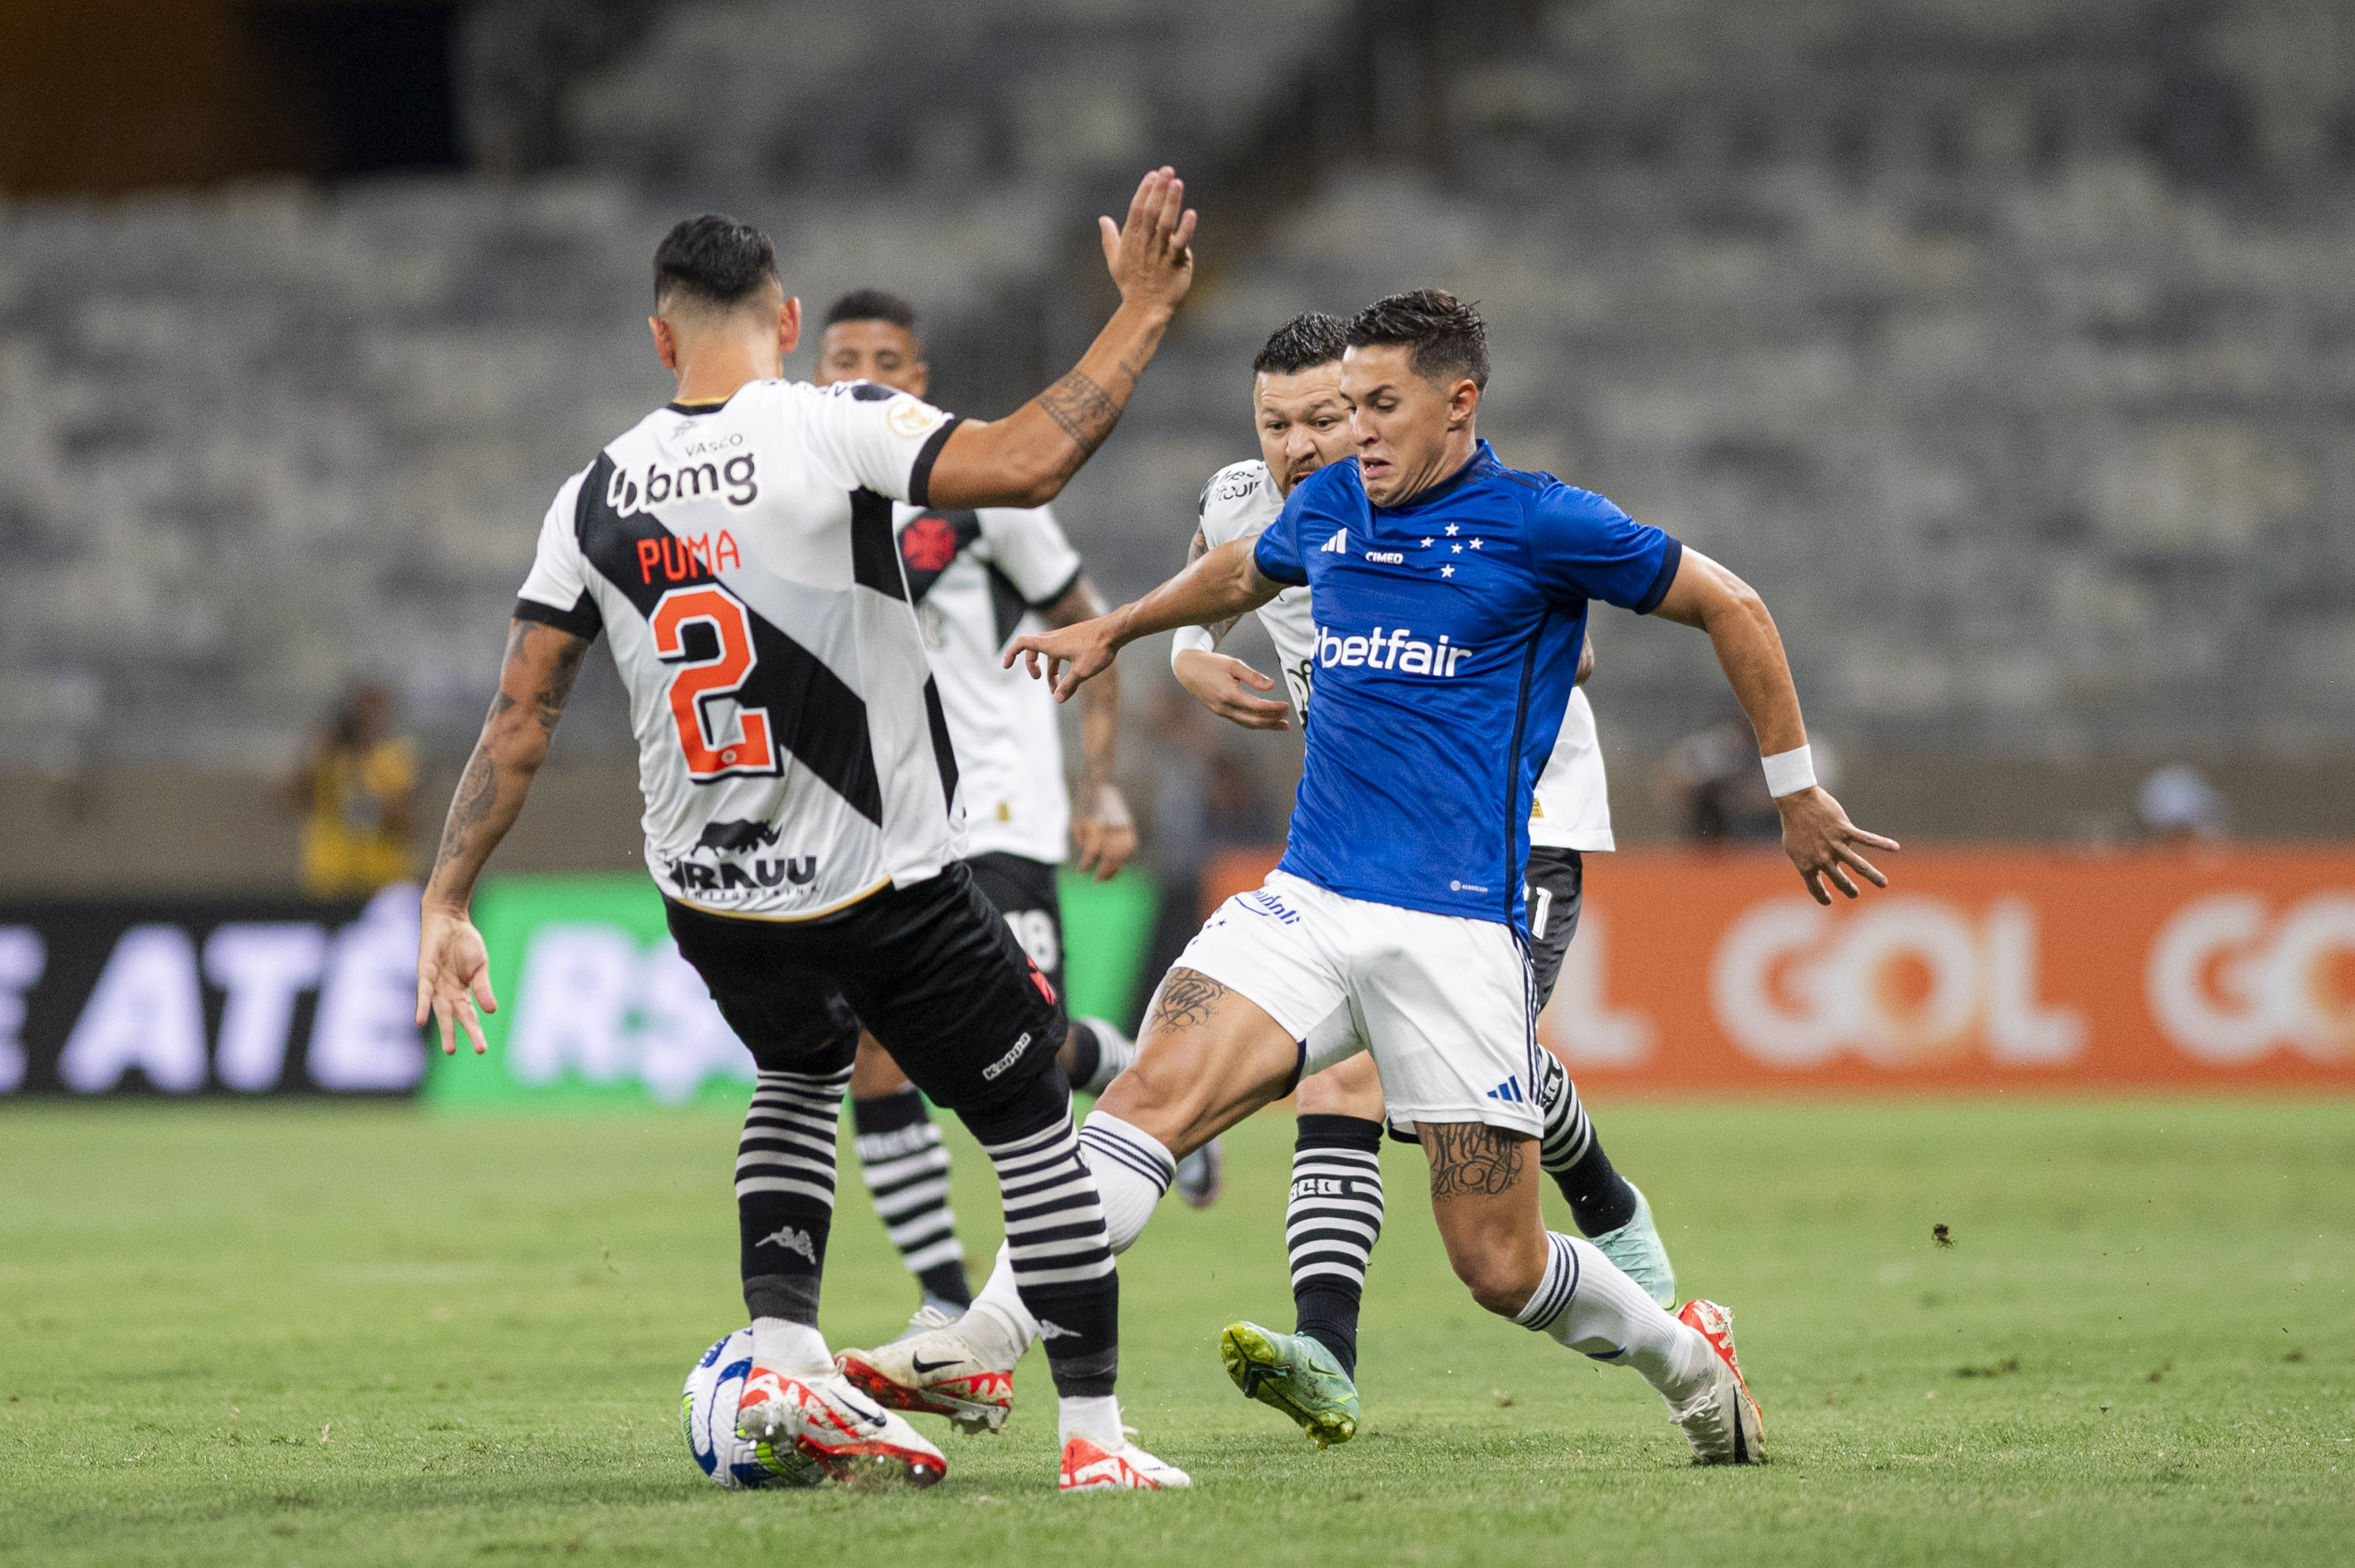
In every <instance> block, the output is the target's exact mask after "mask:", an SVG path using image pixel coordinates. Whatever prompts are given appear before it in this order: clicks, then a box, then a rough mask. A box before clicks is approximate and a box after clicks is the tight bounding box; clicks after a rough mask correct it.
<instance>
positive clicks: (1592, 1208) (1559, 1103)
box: [1538, 1052, 1636, 1236]
mask: <svg viewBox="0 0 2355 1568" xmlns="http://www.w3.org/2000/svg"><path fill="white" fill-rule="evenodd" d="M1540 1054H1542V1055H1544V1057H1545V1066H1544V1068H1543V1072H1544V1075H1545V1077H1544V1085H1543V1087H1542V1089H1541V1090H1540V1094H1539V1097H1538V1098H1539V1100H1540V1103H1541V1104H1542V1105H1543V1106H1544V1107H1545V1140H1544V1142H1543V1143H1541V1144H1540V1146H1539V1150H1538V1163H1539V1164H1540V1165H1542V1166H1544V1167H1545V1171H1546V1174H1547V1175H1549V1176H1550V1177H1552V1178H1553V1184H1554V1185H1555V1186H1557V1187H1559V1188H1561V1195H1562V1196H1563V1197H1564V1198H1566V1199H1568V1200H1569V1201H1570V1214H1571V1218H1572V1219H1574V1220H1576V1221H1577V1222H1578V1228H1579V1229H1580V1230H1582V1231H1584V1232H1585V1233H1586V1234H1588V1235H1590V1236H1599V1235H1603V1234H1607V1233H1609V1232H1611V1231H1615V1230H1617V1229H1618V1228H1619V1227H1620V1226H1621V1225H1624V1224H1626V1223H1627V1222H1628V1221H1629V1220H1632V1219H1634V1218H1635V1217H1636V1189H1635V1188H1633V1187H1630V1186H1629V1185H1627V1178H1625V1176H1622V1175H1620V1174H1619V1172H1618V1171H1614V1170H1613V1169H1612V1166H1611V1157H1610V1156H1609V1155H1607V1154H1605V1153H1604V1152H1603V1140H1602V1139H1600V1138H1597V1137H1596V1136H1595V1135H1594V1124H1593V1122H1591V1121H1589V1120H1588V1119H1587V1118H1586V1107H1585V1106H1584V1105H1582V1103H1580V1101H1579V1098H1578V1086H1577V1085H1576V1084H1573V1083H1572V1082H1571V1081H1570V1074H1569V1072H1568V1071H1567V1070H1565V1069H1564V1068H1563V1066H1562V1065H1561V1063H1560V1062H1559V1061H1557V1060H1556V1059H1555V1058H1554V1055H1553V1054H1552V1053H1551V1052H1543V1053H1540Z"/></svg>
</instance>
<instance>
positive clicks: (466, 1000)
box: [417, 620, 589, 1055]
mask: <svg viewBox="0 0 2355 1568" xmlns="http://www.w3.org/2000/svg"><path fill="white" fill-rule="evenodd" d="M587 652H589V639H587V638H585V637H576V636H574V635H573V634H572V633H571V632H570V631H559V630H557V629H556V628H555V627H553V626H544V625H542V624H541V623H540V622H538V621H536V620H517V621H514V622H512V623H510V624H509V626H508V627H507V652H506V662H505V663H504V664H502V665H501V666H500V669H499V691H498V695H496V696H495V697H493V698H492V699H491V711H490V714H489V715H488V716H487V717H485V719H484V720H483V734H482V738H480V739H479V740H477V741H475V742H474V755H473V756H472V757H470V758H467V759H466V771H465V773H464V775H463V776H462V777H461V778H460V779H459V780H458V793H457V795H456V796H455V797H454V798H453V800H451V802H450V816H449V820H448V821H445V822H444V823H443V824H442V848H441V851H440V853H437V854H436V855H435V856H434V857H433V874H432V876H431V877H429V878H428V879H427V881H426V884H425V907H424V911H423V926H422V929H421V931H420V933H419V937H418V945H417V1022H419V1023H420V1024H422V1023H423V1022H425V1020H426V1019H427V1017H428V1016H429V1015H430V1016H431V1017H432V1019H433V1020H434V1021H435V1022H438V1023H439V1024H440V1025H441V1026H442V1054H444V1055H448V1054H453V1053H454V1052H455V1051H456V1049H457V1042H456V1039H455V1036H454V1033H453V1024H454V1025H463V1026H464V1029H465V1031H466V1034H467V1036H468V1038H470V1039H472V1040H473V1041H474V1050H475V1052H476V1053H477V1054H480V1053H481V1052H482V1051H483V1050H484V1049H485V1045H484V1042H483V1025H482V1022H481V1021H480V1020H479V1019H478V1018H477V1017H476V1016H475V1012H474V1009H475V1007H476V1005H477V1004H478V1003H479V1004H480V1006H481V1008H482V1010H483V1011H484V1012H497V1011H498V1005H499V1004H498V999H497V998H496V997H495V996H493V995H492V994H491V979H490V970H489V955H488V954H487V953H486V952H485V949H484V948H483V938H482V933H480V932H478V931H476V930H475V929H474V921H473V920H472V919H471V918H469V916H468V914H467V906H468V904H469V902H470V901H471V900H472V899H473V897H474V878H475V877H476V876H478V875H480V874H482V870H483V863H484V862H485V861H487V860H489V859H490V858H491V851H493V850H494V849H496V848H497V847H498V843H499V841H500V840H501V839H503V838H505V837H506V832H507V830H508V829H509V828H511V827H513V826H515V820H516V817H517V815H518V814H519V813H520V812H521V811H522V810H523V802H524V797H525V796H526V795H527V794H529V793H530V792H531V780H532V776H533V775H534V774H536V773H538V771H539V765H540V764H541V763H542V762H545V761H547V760H548V741H549V736H552V735H553V734H555V733H556V721H557V720H558V719H559V718H561V717H562V716H563V715H564V705H565V703H566V702H567V701H568V700H569V699H570V697H571V695H572V683H573V681H574V679H575V678H577V677H578V676H579V675H580V673H581V656H582V655H583V654H585V653H587Z"/></svg>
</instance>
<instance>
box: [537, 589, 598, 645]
mask: <svg viewBox="0 0 2355 1568" xmlns="http://www.w3.org/2000/svg"><path fill="white" fill-rule="evenodd" d="M515 618H516V619H517V620H536V621H538V622H539V623H540V624H541V625H543V626H553V627H554V628H556V630H559V631H569V632H570V633H572V635H573V636H575V637H587V638H591V639H594V638H595V637H596V635H597V633H599V632H600V631H602V630H605V618H604V617H603V616H602V615H600V614H598V613H597V601H596V600H595V599H591V598H590V597H589V590H588V589H587V588H582V589H581V598H580V599H578V600H577V601H576V602H575V603H574V604H573V606H572V608H571V609H558V608H557V607H556V606H554V605H552V604H542V603H540V602H539V600H538V599H517V600H516V607H515Z"/></svg>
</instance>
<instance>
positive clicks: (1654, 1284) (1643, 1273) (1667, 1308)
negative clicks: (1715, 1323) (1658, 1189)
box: [1593, 1181, 1677, 1312]
mask: <svg viewBox="0 0 2355 1568" xmlns="http://www.w3.org/2000/svg"><path fill="white" fill-rule="evenodd" d="M1627 1190H1628V1191H1629V1192H1633V1193H1635V1194H1636V1217H1635V1218H1634V1219H1632V1220H1629V1221H1628V1222H1627V1223H1626V1224H1624V1225H1621V1226H1620V1227H1619V1228H1618V1229H1617V1230H1615V1231H1605V1232H1604V1233H1603V1234H1601V1235H1599V1236H1596V1237H1594V1238H1593V1242H1594V1249H1595V1250H1596V1251H1597V1252H1599V1253H1601V1254H1602V1255H1604V1256H1605V1257H1607V1258H1609V1259H1610V1260H1611V1261H1612V1262H1614V1263H1615V1264H1617V1265H1618V1266H1619V1272H1620V1273H1622V1274H1625V1276H1626V1277H1628V1278H1630V1279H1632V1280H1634V1281H1635V1282H1636V1284H1638V1285H1640V1286H1642V1287H1644V1292H1645V1294H1646V1295H1647V1296H1649V1297H1651V1298H1652V1299H1653V1300H1655V1301H1657V1302H1658V1303H1659V1304H1660V1310H1661V1311H1663V1312H1673V1311H1675V1310H1676V1309H1677V1271H1676V1269H1675V1267H1674V1266H1671V1265H1670V1264H1669V1262H1668V1246H1667V1244H1665V1243H1663V1242H1662V1241H1661V1240H1660V1231H1659V1227H1658V1226H1657V1225H1655V1224H1652V1205H1651V1204H1649V1203H1647V1202H1645V1201H1644V1193H1643V1190H1642V1189H1641V1188H1639V1187H1637V1186H1636V1184H1635V1183H1634V1182H1633V1181H1630V1182H1628V1183H1627Z"/></svg>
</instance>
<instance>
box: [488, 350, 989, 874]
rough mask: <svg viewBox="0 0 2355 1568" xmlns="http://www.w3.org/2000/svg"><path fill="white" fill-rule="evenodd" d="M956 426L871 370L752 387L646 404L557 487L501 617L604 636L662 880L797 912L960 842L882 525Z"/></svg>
mask: <svg viewBox="0 0 2355 1568" xmlns="http://www.w3.org/2000/svg"><path fill="white" fill-rule="evenodd" d="M956 423H957V420H956V418H955V417H954V416H953V415H949V414H944V413H943V412H942V411H941V410H940V409H938V408H932V406H931V405H929V404H927V403H923V402H921V401H919V400H918V399H916V398H914V397H909V396H908V395H906V394H905V393H900V392H894V391H891V390H890V388H888V387H879V386H875V385H873V384H871V383H868V382H864V381H848V382H841V383H837V384H836V385H834V386H831V387H825V388H823V389H821V388H819V387H812V386H809V385H808V384H806V383H803V382H788V381H759V382H754V383H752V384H751V385H749V386H747V387H743V388H742V389H741V390H740V391H739V392H738V393H737V394H736V395H735V396H734V397H731V398H730V399H729V401H728V402H727V403H725V404H722V405H716V406H710V407H701V408H698V407H688V406H685V405H680V404H676V403H675V404H672V405H670V406H669V407H667V408H661V409H657V410H656V411H655V412H654V413H652V414H649V415H648V416H647V417H646V418H645V419H643V420H641V421H640V422H639V424H638V425H637V427H636V428H635V429H633V430H631V431H630V432H629V433H628V434H626V435H624V436H623V437H622V438H621V439H620V440H616V441H614V442H613V443H612V444H611V445H610V446H608V447H606V449H605V450H603V451H602V452H601V453H599V454H598V457H597V461H595V462H593V463H591V465H590V466H589V468H588V469H587V470H585V471H582V472H581V473H579V474H576V475H574V476H573V477H572V478H571V479H570V480H568V481H567V482H565V485H564V487H563V488H562V489H561V490H559V492H557V496H556V503H555V504H554V505H552V506H550V507H549V511H548V517H547V520H546V521H545V522H544V523H543V524H541V527H540V535H539V552H538V559H537V560H535V561H534V563H533V565H532V569H531V575H530V576H529V577H527V578H526V579H525V582H524V585H523V589H522V594H521V597H520V598H519V599H518V600H517V606H516V614H517V616H519V617H521V618H523V619H525V620H539V621H545V622H547V623H549V625H553V626H557V627H560V628H562V629H564V630H569V631H573V632H577V633H579V634H581V635H583V636H593V635H595V634H596V633H597V632H598V631H599V630H603V631H604V632H605V633H607V634H608V636H609V637H610V638H611V640H612V644H613V662H614V664H615V666H616V667H617V668H619V670H620V671H621V674H622V681H623V684H624V685H626V686H627V687H628V688H629V693H630V721H631V727H632V728H633V729H634V732H635V733H636V736H637V742H638V781H639V785H640V787H641V788H642V789H643V790H644V791H645V802H646V809H645V835H646V868H647V870H648V871H650V872H652V873H653V874H654V879H655V884H656V885H658V886H660V887H661V889H662V890H663V892H664V893H665V894H666V895H669V896H671V897H673V898H676V899H678V900H680V901H681V902H682V903H686V904H689V905H693V906H698V907H700V908H704V909H709V910H711V911H713V912H715V913H720V914H729V915H741V916H761V917H765V918H771V919H780V918H782V919H799V918H807V917H809V916H815V915H820V914H824V913H826V912H827V911H829V910H832V909H837V908H840V907H841V906H844V905H846V904H848V903H851V902H852V901H854V900H856V899H858V898H861V897H864V896H866V895H868V894H871V893H874V892H877V891H879V889H881V888H883V887H884V886H886V885H902V886H904V885H907V884H910V883H913V882H921V881H922V880H924V879H925V878H927V877H930V876H932V875H935V874H938V873H939V872H940V870H941V868H942V867H943V866H944V865H946V864H947V863H949V862H950V861H952V860H954V859H956V858H957V857H958V856H960V855H962V854H963V853H964V832H963V811H962V809H961V808H960V806H959V804H958V791H957V773H956V763H955V758H954V750H953V749H952V747H951V745H950V741H949V734H948V727H947V724H946V721H945V719H944V718H943V715H942V712H941V704H940V697H939V694H938V692H937V690H936V689H935V688H934V686H933V684H932V676H931V672H930V670H929V668H928V666H927V664H926V662H925V658H924V646H923V640H922V636H921V634H920V633H919V631H918V630H917V626H916V616H915V611H914V609H913V607H912V606H911V604H910V602H909V598H908V586H907V580H906V578H905V577H904V576H903V575H902V573H901V571H900V554H899V551H898V550H897V549H896V548H895V547H894V545H893V539H892V502H893V501H895V500H905V501H910V502H912V503H916V504H917V505H919V506H921V505H922V504H924V503H925V502H926V501H927V499H928V496H927V493H926V492H927V490H928V487H929V484H930V482H931V477H932V462H933V460H934V459H935V458H936V457H937V456H938V455H939V453H940V450H941V448H942V446H943V444H944V443H945V442H946V440H947V439H948V434H949V432H950V430H951V429H954V428H955V425H956Z"/></svg>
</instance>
